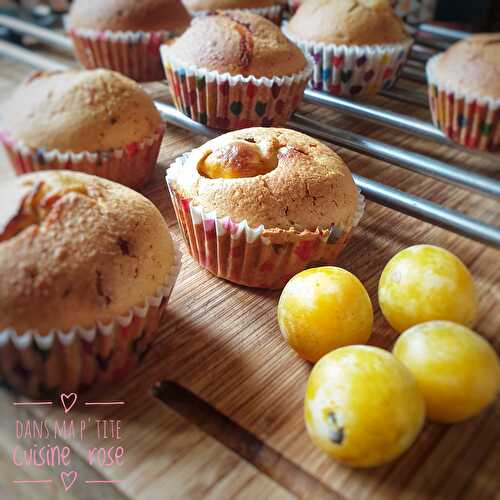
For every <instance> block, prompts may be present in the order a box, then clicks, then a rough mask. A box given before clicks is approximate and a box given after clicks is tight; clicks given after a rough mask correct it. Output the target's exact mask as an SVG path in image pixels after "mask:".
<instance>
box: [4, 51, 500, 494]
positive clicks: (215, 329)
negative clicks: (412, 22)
mask: <svg viewBox="0 0 500 500" xmlns="http://www.w3.org/2000/svg"><path fill="white" fill-rule="evenodd" d="M29 72H30V69H29V68H26V67H24V66H21V65H19V64H16V63H12V62H10V61H6V60H0V95H1V96H2V97H5V96H6V95H8V93H9V92H10V91H11V90H12V89H13V88H14V86H15V85H16V84H17V83H18V82H20V81H21V80H22V78H24V77H25V76H26V75H27V74H28V73H29ZM405 85H410V84H409V83H408V82H401V86H405ZM411 87H414V85H413V84H412V85H411ZM416 88H417V89H418V90H419V91H421V92H424V91H425V88H424V87H423V86H419V87H416ZM148 89H149V90H150V91H151V92H152V93H153V94H154V95H155V96H163V97H166V95H167V92H166V87H165V86H164V85H162V84H153V85H148ZM371 102H373V103H375V104H377V105H380V106H384V107H385V108H387V109H392V110H395V111H398V112H402V113H406V114H408V115H412V116H415V117H419V118H422V119H426V120H429V113H428V111H427V110H426V109H423V108H419V107H416V106H412V105H407V104H402V103H398V102H396V101H392V100H389V99H386V98H381V97H379V98H375V99H373V100H372V101H371ZM0 109H1V108H0ZM300 112H301V113H303V114H305V115H307V116H311V117H314V118H315V119H317V120H320V121H321V122H323V123H331V124H334V125H336V126H340V127H342V128H345V129H348V130H352V131H355V132H357V133H360V134H362V135H364V136H369V137H372V138H377V139H380V140H383V141H385V142H387V143H389V144H394V145H398V146H401V147H404V148H407V149H410V150H413V151H418V152H421V153H425V154H428V155H429V156H432V157H436V158H440V159H442V160H446V161H449V162H452V163H455V164H459V165H462V166H464V167H465V168H467V169H470V170H471V171H475V172H481V173H483V174H485V175H488V176H490V177H492V178H493V177H494V178H499V176H500V168H499V167H500V165H499V163H500V160H498V159H497V160H496V161H494V160H492V158H491V157H490V158H486V159H485V158H482V157H480V156H479V155H472V154H469V153H466V152H464V151H461V150H459V149H457V148H452V147H447V146H438V145H436V144H435V143H432V142H428V141H423V140H418V139H415V138H414V137H412V136H409V135H406V134H404V133H403V132H399V131H394V130H391V129H387V128H384V127H381V126H376V125H373V124H370V123H368V122H365V121H361V120H356V119H352V118H349V117H347V116H345V115H341V114H338V113H335V112H332V111H329V110H324V109H320V108H317V107H314V106H311V105H302V106H301V108H300ZM204 141H205V139H204V138H202V137H198V136H194V135H192V134H190V133H188V132H186V131H183V130H180V129H178V128H175V127H173V126H169V127H168V128H167V132H166V135H165V140H164V142H163V147H162V152H161V158H160V162H159V164H158V167H157V168H156V170H155V174H154V178H153V180H152V181H151V183H150V184H149V185H148V186H147V188H146V189H145V190H144V194H145V195H146V196H148V197H149V198H150V199H151V200H152V201H153V202H154V203H155V204H156V205H157V206H158V208H159V209H160V210H161V212H162V213H163V214H164V216H165V219H166V220H167V222H168V225H169V227H170V228H171V230H172V232H173V234H174V237H175V239H176V240H177V241H178V242H179V243H180V247H181V250H182V253H183V258H182V264H183V266H182V270H181V274H180V277H179V280H178V282H177V285H176V287H175V289H174V293H173V296H172V298H171V302H170V304H169V306H168V309H167V314H166V316H165V319H164V321H163V323H162V325H161V331H160V334H159V336H158V338H157V340H156V341H155V344H154V348H153V349H152V351H151V352H150V354H149V355H148V356H147V357H146V359H145V360H144V362H143V364H142V365H141V366H140V367H139V368H138V369H137V370H135V371H134V372H133V373H130V374H129V375H128V376H127V377H126V379H124V380H123V381H121V382H120V383H118V384H115V385H113V386H108V387H95V388H93V389H92V390H91V391H90V392H89V393H87V394H85V395H79V399H78V402H77V404H76V406H75V408H73V409H72V410H71V417H72V418H73V419H75V420H79V419H88V418H111V419H119V420H121V427H122V438H121V440H120V444H121V445H122V446H123V447H124V448H125V450H126V454H125V461H124V465H123V466H121V467H116V466H115V467H111V468H102V467H101V468H99V467H93V466H90V465H89V464H88V460H87V453H88V449H89V448H90V447H92V446H96V445H98V444H99V442H98V440H97V437H96V436H95V435H93V434H92V433H91V434H89V435H87V436H86V437H85V439H84V440H79V439H67V440H66V441H67V444H68V446H70V447H71V449H72V457H73V458H72V464H71V465H72V467H71V468H72V469H74V470H77V471H78V474H79V476H78V480H77V481H76V482H75V485H74V486H73V487H72V488H71V489H70V490H69V491H67V492H65V491H64V488H63V487H62V485H61V481H60V477H59V474H60V472H61V471H62V470H64V468H62V469H61V468H54V469H52V470H49V469H41V468H34V467H26V468H22V467H17V466H15V465H13V463H12V449H13V447H14V446H16V445H19V444H20V441H18V440H16V433H15V431H16V429H15V421H16V419H32V418H36V419H45V418H47V419H48V420H51V419H63V418H64V413H63V411H62V410H61V408H60V405H54V406H52V407H38V408H32V407H31V408H28V407H14V406H13V404H12V403H13V401H16V400H17V401H19V396H17V395H14V394H11V393H10V392H8V391H7V390H5V389H2V390H0V421H1V424H0V425H1V428H0V448H1V454H0V498H2V499H3V498H30V499H31V498H33V499H35V498H36V499H45V498H47V499H49V498H50V499H53V498H85V499H102V498H106V499H108V498H109V499H123V498H137V499H141V500H143V499H157V498H158V499H164V498H167V499H170V498H194V499H196V498H214V499H219V498H228V499H230V498H231V499H232V498H248V499H267V498H277V499H278V498H279V499H281V498H294V497H295V498H298V497H304V498H306V497H309V498H325V497H329V498H345V499H353V500H362V499H392V498H394V499H427V498H429V499H430V498H432V499H434V498H440V499H454V498H461V499H469V498H470V499H474V500H479V499H495V498H496V499H499V498H500V402H498V401H497V402H496V403H495V404H494V405H493V406H491V407H490V408H488V409H487V410H486V411H485V412H484V413H483V414H482V415H480V416H479V417H478V418H475V419H472V420H470V421H468V422H465V423H462V424H459V425H453V426H448V425H438V424H433V423H427V424H426V425H425V428H424V430H423V432H422V433H421V435H420V436H419V438H418V439H417V441H416V443H415V444H414V446H413V447H412V448H411V449H410V450H409V451H408V452H407V453H406V454H404V455H403V456H402V457H401V458H400V459H399V460H397V461H395V462H394V463H392V464H389V465H387V466H383V467H379V468H375V469H372V470H352V469H349V468H345V467H342V466H340V465H338V464H337V463H335V462H333V461H332V460H330V459H329V458H328V457H326V456H325V455H324V454H322V453H321V452H320V451H319V450H318V449H316V448H315V447H314V446H313V444H312V443H311V442H310V440H309V439H308V437H307V435H306V432H305V429H304V424H303V417H302V412H303V396H304V388H305V383H306V380H307V376H308V374H309V372H310V370H311V365H310V364H308V363H306V362H304V361H302V360H301V359H299V358H298V357H297V356H295V354H294V353H293V351H292V350H291V349H290V348H288V346H287V345H286V343H285V342H284V341H283V339H282V338H281V336H280V333H279V329H278V325H277V321H276V305H277V300H278V297H279V293H278V292H267V291H259V290H252V289H247V288H244V287H239V286H235V285H232V284H230V283H228V282H224V281H222V280H219V279H217V278H215V277H213V276H211V275H210V274H209V273H207V272H206V271H204V270H203V269H201V268H200V267H199V266H198V265H197V264H196V263H194V262H193V261H192V260H191V258H190V257H189V256H188V255H187V253H186V248H185V247H184V245H183V243H182V242H181V237H180V233H179V230H178V227H177V224H176V221H175V216H174V212H173V209H172V205H171V203H170V199H169V197H168V193H167V191H166V189H165V184H164V175H165V169H166V168H168V166H169V164H170V162H171V161H172V160H173V159H174V158H175V157H177V156H178V155H179V154H181V153H183V152H185V151H187V150H190V149H192V148H193V147H196V146H198V145H200V144H202V143H203V142H204ZM335 149H336V150H338V152H339V154H340V155H341V156H342V157H343V158H344V159H345V160H346V162H347V163H348V165H349V167H350V168H351V170H352V171H354V172H356V173H359V174H361V175H364V176H366V177H369V178H372V179H376V180H378V181H380V182H384V183H385V184H388V185H390V186H393V187H396V188H398V189H402V190H404V191H406V192H409V193H413V194H416V195H419V196H422V197H425V198H427V199H429V200H432V201H434V202H437V203H441V204H443V205H445V206H447V207H450V208H453V209H456V210H460V211H462V212H463V213H466V214H468V215H471V216H474V217H477V218H481V219H482V220H484V221H486V222H490V223H493V224H498V219H499V218H500V206H499V203H498V201H495V200H492V199H488V198H486V197H482V196H479V195H476V194H473V193H471V192H468V191H465V190H462V189H458V188H455V187H452V186H450V185H448V184H446V183H443V182H439V181H436V180H433V179H430V178H426V177H423V176H420V175H417V174H413V173H411V172H408V171H406V170H403V169H401V168H398V167H396V166H393V165H389V164H387V163H384V162H380V161H376V160H374V159H371V158H369V157H366V156H361V155H359V154H357V153H354V152H352V151H349V150H345V149H340V148H335ZM12 175H13V174H12V172H11V170H10V169H9V167H8V166H7V164H6V163H5V161H4V159H3V157H2V162H1V163H0V182H1V181H2V180H3V179H6V178H7V177H9V176H12ZM417 243H431V244H436V245H440V246H443V247H445V248H447V249H449V250H451V251H452V252H454V253H455V254H456V255H458V256H459V257H460V258H461V259H462V260H463V261H464V262H465V264H466V265H467V266H468V267H469V269H470V270H471V272H472V273H473V275H474V279H475V282H476V285H477V290H478V295H479V304H480V314H479V321H478V324H477V328H476V329H477V330H478V331H479V332H480V333H481V334H483V335H484V336H485V337H486V338H487V339H488V340H489V341H490V342H492V344H493V345H494V347H495V349H496V350H497V352H498V351H499V350H500V314H499V305H500V301H499V299H500V252H498V251H496V250H493V249H491V248H488V247H486V246H484V245H481V244H479V243H475V242H472V241H470V240H467V239H465V238H463V237H460V236H457V235H455V234H453V233H451V232H447V231H445V230H442V229H439V228H437V227H434V226H432V225H430V224H427V223H423V222H420V221H418V220H417V219H414V218H411V217H408V216H405V215H403V214H400V213H398V212H397V211H394V210H390V209H387V208H384V207H382V206H380V205H377V204H374V203H371V202H368V204H367V209H366V213H365V216H364V218H363V220H362V222H361V224H360V226H359V227H358V228H357V229H356V231H355V233H354V236H353V238H352V241H351V243H350V244H349V245H348V247H347V249H346V250H345V252H344V253H343V254H342V256H341V258H340V260H339V262H338V265H339V266H342V267H344V268H346V269H348V270H349V271H352V272H353V273H354V274H355V275H356V276H358V277H359V279H360V280H361V281H362V282H363V283H364V285H365V286H366V288H367V289H368V292H369V294H370V296H371V299H372V302H373V305H374V311H375V323H374V333H373V335H372V337H371V340H370V343H371V344H373V345H377V346H381V347H385V348H390V347H391V346H392V344H393V342H394V340H395V338H396V333H395V332H394V331H393V330H391V328H390V327H389V325H388V324H387V323H386V321H385V320H384V318H383V317H382V315H381V313H380V310H379V307H378V303H377V298H376V292H377V283H378V279H379V277H380V274H381V272H382V269H383V266H384V265H385V263H386V262H387V261H388V260H389V258H390V257H391V256H393V255H394V254H395V253H396V252H397V251H398V250H400V249H402V248H404V247H406V246H409V245H412V244H417ZM0 279H1V277H0ZM160 381H163V382H164V383H163V384H160V385H157V383H158V382H160ZM155 386H156V389H155ZM84 400H86V401H91V400H93V401H106V400H116V401H124V402H125V404H124V405H121V406H112V407H106V406H102V407H85V406H84V405H83V403H82V402H83V401H84ZM29 442H30V440H29V439H27V440H24V441H23V443H22V444H23V446H28V445H29ZM32 442H33V443H34V442H37V441H36V439H33V440H32ZM49 478H50V479H52V480H53V482H52V483H51V484H37V485H33V484H14V483H12V481H14V480H22V479H49ZM99 479H108V480H116V481H120V482H117V483H115V484H86V483H85V482H84V481H85V480H99Z"/></svg>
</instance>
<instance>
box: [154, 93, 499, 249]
mask: <svg viewBox="0 0 500 500" xmlns="http://www.w3.org/2000/svg"><path fill="white" fill-rule="evenodd" d="M155 104H156V107H157V108H158V110H159V111H160V113H161V115H162V117H163V118H164V119H165V120H166V121H168V122H169V123H172V124H174V125H177V126H178V127H181V128H184V129H187V130H190V131H192V132H195V133H197V134H200V135H203V136H206V137H210V138H212V137H215V136H217V135H219V134H220V132H218V131H216V130H213V129H210V128H208V127H205V126H204V125H201V124H199V123H197V122H194V121H193V120H191V119H190V118H188V117H187V116H186V115H184V114H183V113H181V112H180V111H179V110H177V109H176V108H174V107H173V106H171V105H169V104H165V103H162V102H158V101H156V102H155ZM289 125H290V126H291V128H294V129H295V130H298V131H300V132H303V133H306V134H309V135H312V136H316V137H318V138H319V139H322V138H323V139H325V140H327V142H330V141H329V140H328V138H326V137H321V136H318V133H317V131H316V129H315V128H314V127H310V126H308V125H307V124H306V123H304V122H299V121H297V120H292V121H291V122H290V123H289ZM353 177H354V182H355V183H356V185H357V186H358V187H359V188H360V189H361V191H362V192H363V194H364V196H366V198H367V199H369V200H371V201H373V202H375V203H378V204H379V205H384V206H386V207H389V208H392V209H395V210H397V211H399V212H402V213H405V214H407V215H410V216H412V217H415V218H417V219H420V220H423V221H425V222H429V223H431V224H434V225H436V226H439V227H442V228H444V229H448V230H450V231H453V232H454V233H457V234H461V235H462V236H466V237H467V238H471V239H473V240H476V241H480V242H482V243H485V244H486V245H490V246H493V247H496V248H500V229H499V228H497V227H495V226H492V225H489V224H486V223H484V222H481V221H478V220H476V219H473V218H471V217H468V216H467V215H464V214H461V213H460V212H456V211H454V210H451V209H448V208H446V207H442V206H441V205H438V204H437V203H433V202H430V201H428V200H425V199H423V198H420V197H418V196H414V195H411V194H408V193H405V192H404V191H400V190H398V189H395V188H392V187H389V186H386V185H385V184H382V183H380V182H377V181H374V180H372V179H367V178H366V177H363V176H361V175H357V174H354V173H353Z"/></svg>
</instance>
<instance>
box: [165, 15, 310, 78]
mask: <svg viewBox="0 0 500 500" xmlns="http://www.w3.org/2000/svg"><path fill="white" fill-rule="evenodd" d="M200 40H203V43H200ZM168 55H169V56H170V57H171V58H173V59H174V60H176V61H180V62H182V63H183V64H186V65H194V66H196V67H198V68H205V69H207V70H209V71H212V70H216V71H218V72H220V73H230V74H231V75H244V76H249V75H253V76H255V77H257V78H260V77H268V78H272V77H273V76H289V75H292V74H294V73H298V72H300V71H302V70H304V69H305V68H306V67H307V61H306V58H305V57H304V55H303V54H302V52H301V50H300V49H299V48H298V47H297V46H296V45H295V44H293V43H292V42H290V41H289V40H288V39H287V38H286V37H285V36H284V35H283V33H282V32H281V30H280V29H279V28H278V27H277V26H276V25H275V24H273V23H272V22H271V21H269V20H267V19H264V18H263V17H261V16H258V15H256V14H252V13H250V12H243V11H235V12H228V11H225V12H222V11H217V12H213V13H210V14H208V15H206V16H201V17H198V18H195V19H194V20H193V22H192V23H191V26H190V27H189V29H188V30H187V31H186V32H185V33H184V34H183V35H182V36H181V37H179V38H178V39H177V40H176V41H175V43H174V44H172V45H171V46H170V47H168Z"/></svg>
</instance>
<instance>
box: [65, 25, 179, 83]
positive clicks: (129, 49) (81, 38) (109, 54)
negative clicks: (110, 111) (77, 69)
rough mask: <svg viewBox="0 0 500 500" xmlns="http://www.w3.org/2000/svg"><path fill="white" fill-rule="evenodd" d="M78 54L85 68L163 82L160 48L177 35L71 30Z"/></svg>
mask: <svg viewBox="0 0 500 500" xmlns="http://www.w3.org/2000/svg"><path fill="white" fill-rule="evenodd" d="M68 34H69V36H70V37H71V38H72V40H73V45H74V47H75V54H76V57H77V58H78V60H79V61H80V63H81V64H82V65H83V66H84V67H85V68H86V69H95V68H107V69H111V70H114V71H118V72H119V73H122V74H124V75H126V76H128V77H129V78H132V79H133V80H136V81H138V82H151V81H157V80H163V79H164V78H165V75H164V73H163V68H162V65H161V58H160V51H159V48H160V45H161V44H162V43H163V42H165V41H166V40H170V39H172V38H174V37H176V36H178V34H177V33H174V32H171V31H154V32H144V31H97V30H91V29H76V28H71V29H69V30H68Z"/></svg>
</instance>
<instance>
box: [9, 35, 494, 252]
mask: <svg viewBox="0 0 500 500" xmlns="http://www.w3.org/2000/svg"><path fill="white" fill-rule="evenodd" d="M9 46H10V47H9ZM12 47H14V48H15V49H16V50H14V51H13V50H11V49H12ZM0 49H2V50H1V51H0V52H1V53H3V54H5V55H8V56H10V57H14V58H16V59H17V60H19V61H21V62H23V63H26V64H29V65H34V66H36V67H37V68H39V69H47V68H49V67H51V65H52V61H51V60H50V59H49V58H47V57H43V56H40V55H36V56H37V57H33V55H35V54H33V53H32V52H30V51H29V50H27V49H22V48H19V47H16V46H14V45H13V44H8V43H4V44H2V45H0ZM155 104H156V106H157V108H158V110H159V111H160V113H161V114H162V117H163V119H164V120H166V121H168V122H170V123H171V124H174V125H177V126H179V127H182V128H185V129H187V130H189V131H191V132H193V133H195V134H199V135H203V136H205V137H215V136H217V135H219V132H218V131H216V130H213V129H209V128H207V127H205V126H203V125H201V124H199V123H197V122H194V121H193V120H191V119H190V118H188V117H187V116H185V115H184V114H183V113H181V112H180V111H178V110H177V109H176V108H174V107H173V106H171V105H169V104H165V103H162V102H158V101H155ZM307 120H308V119H305V120H304V119H303V120H302V122H301V123H298V121H297V120H294V121H292V122H291V126H292V127H294V128H296V129H297V130H301V131H303V132H305V133H309V134H311V135H313V136H316V137H318V138H322V137H321V136H322V135H323V134H318V131H317V130H316V129H315V128H314V127H310V126H309V125H308V123H307ZM313 123H314V122H313ZM325 137H326V135H325ZM328 137H329V134H328ZM328 137H327V139H326V140H328ZM354 179H355V182H356V184H357V185H358V186H359V187H360V189H361V190H362V191H363V194H364V195H365V196H366V198H367V199H369V200H372V201H374V202H376V203H379V204H381V205H385V206H387V207H389V208H393V209H395V210H399V211H400V212H403V213H406V214H408V215H411V216H413V217H416V218H418V219H421V220H424V221H427V222H430V223H432V224H435V225H437V226H440V227H442V228H445V229H449V230H451V231H453V232H455V233H457V234H461V235H463V236H466V237H468V238H471V239H473V240H476V241H480V242H482V243H485V244H487V245H490V246H493V247H496V248H500V229H499V228H497V227H495V226H492V225H489V224H486V223H484V222H482V221H479V220H476V219H473V218H471V217H468V216H466V215H464V214H461V213H460V212H456V211H454V210H450V209H448V208H445V207H442V206H440V205H438V204H436V203H432V202H430V201H428V200H425V199H423V198H419V197H417V196H413V195H410V194H408V193H405V192H403V191H400V190H397V189H394V188H391V187H389V186H386V185H385V184H382V183H380V182H377V181H373V180H371V179H367V178H365V177H362V176H359V175H356V174H355V175H354Z"/></svg>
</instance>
